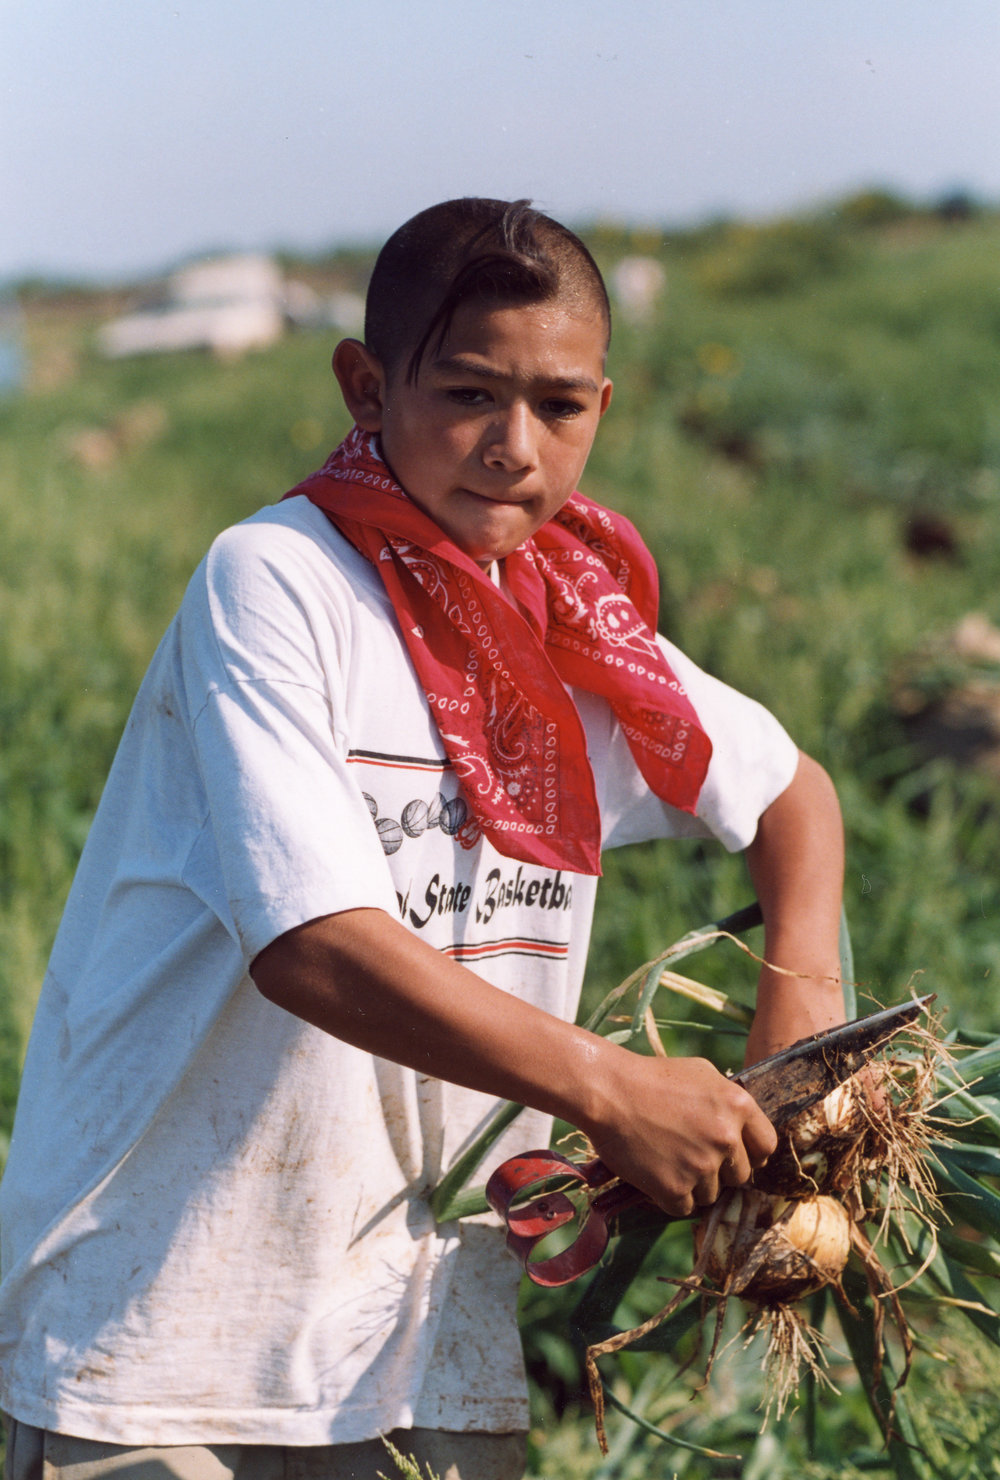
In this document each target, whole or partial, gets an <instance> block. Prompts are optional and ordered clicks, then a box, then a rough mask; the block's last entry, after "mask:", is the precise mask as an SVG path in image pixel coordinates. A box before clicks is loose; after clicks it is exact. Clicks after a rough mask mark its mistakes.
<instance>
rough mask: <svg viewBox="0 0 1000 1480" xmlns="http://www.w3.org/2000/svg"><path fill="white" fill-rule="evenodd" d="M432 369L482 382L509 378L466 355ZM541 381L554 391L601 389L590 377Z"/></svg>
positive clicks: (442, 361)
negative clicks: (466, 376)
mask: <svg viewBox="0 0 1000 1480" xmlns="http://www.w3.org/2000/svg"><path fill="white" fill-rule="evenodd" d="M431 369H432V370H437V371H438V372H440V373H441V374H444V375H475V376H476V377H477V378H478V379H480V380H506V378H507V377H506V375H505V374H504V372H503V371H502V370H494V368H493V366H492V365H483V364H481V363H480V361H479V360H471V359H468V358H467V357H466V356H465V355H448V356H446V357H445V358H444V359H440V360H435V361H434V362H433V363H432V365H431ZM540 379H541V380H543V381H544V382H545V384H546V385H547V386H551V387H552V388H553V389H554V390H563V391H595V392H597V391H599V390H600V389H601V387H600V386H599V385H598V384H597V381H596V380H592V379H591V378H590V376H589V375H543V376H541V377H540Z"/></svg>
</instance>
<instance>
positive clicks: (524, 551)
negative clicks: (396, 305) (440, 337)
mask: <svg viewBox="0 0 1000 1480" xmlns="http://www.w3.org/2000/svg"><path fill="white" fill-rule="evenodd" d="M295 494H305V495H306V497H308V498H309V499H311V500H312V502H313V503H315V504H316V505H317V506H318V507H319V508H321V509H322V510H323V511H324V513H325V514H326V515H327V517H328V518H329V519H330V520H331V521H332V522H333V524H334V525H336V527H337V528H338V529H339V530H340V531H341V533H342V534H343V535H344V536H345V537H346V538H347V539H348V540H349V541H350V542H351V544H352V545H353V546H354V547H355V549H357V550H359V551H360V552H361V553H362V554H363V555H365V556H366V557H367V558H368V559H369V560H370V561H371V562H372V564H373V565H374V567H375V569H376V570H377V571H378V573H379V575H380V577H381V579H382V582H383V584H384V586H385V589H386V593H387V594H388V596H389V599H390V601H391V602H392V605H393V609H394V611H395V613H396V617H397V619H398V621H399V624H400V628H401V631H402V634H403V640H404V641H405V643H406V647H407V650H408V652H409V654H410V657H411V659H412V662H413V665H414V668H415V669H416V672H417V675H418V677H419V679H420V682H421V684H422V685H423V689H424V692H425V694H426V696H427V702H428V704H429V705H430V708H431V712H432V714H433V715H434V720H435V723H436V724H437V727H438V730H439V732H440V735H441V739H442V742H443V744H444V748H445V753H446V754H447V756H448V759H449V761H450V762H451V764H452V765H453V767H454V769H455V772H456V774H457V776H458V778H459V782H460V785H461V787H462V791H463V794H464V796H465V797H466V799H467V801H468V804H469V808H470V811H471V813H472V817H471V818H470V819H469V824H467V825H466V826H465V827H463V829H462V831H461V835H460V838H459V841H460V842H461V843H462V844H463V845H464V846H465V847H472V846H474V844H475V843H476V842H477V841H478V839H479V836H480V832H481V831H484V832H486V833H488V835H489V838H490V841H491V842H492V843H493V846H494V847H495V848H496V849H497V851H498V852H499V853H502V854H504V855H506V856H507V857H509V858H516V859H519V860H521V861H522V862H525V863H536V864H541V865H543V866H544V867H547V868H557V869H568V870H571V871H574V872H577V873H588V874H599V873H600V871H601V869H600V841H601V822H600V815H599V812H598V806H597V798H596V794H595V791H594V779H593V774H592V772H591V769H590V763H589V761H588V760H587V747H586V737H585V735H584V730H583V724H582V721H581V719H580V716H579V714H578V713H577V709H576V706H575V704H574V703H573V700H572V698H571V697H570V695H569V693H568V692H567V690H566V685H567V684H572V685H575V686H576V687H578V688H581V689H584V690H587V691H588V692H590V693H594V694H600V695H601V696H602V697H604V698H605V699H606V700H607V701H608V703H609V704H610V705H611V707H612V709H613V711H614V713H615V715H616V716H617V718H618V721H619V724H620V725H621V728H622V732H623V734H624V735H625V738H626V740H627V741H628V744H629V747H630V749H631V751H632V754H633V756H634V758H635V761H636V764H637V765H638V767H639V770H640V771H641V773H642V775H643V777H644V778H645V780H646V782H647V783H648V785H649V786H650V788H651V790H652V791H654V792H655V793H656V794H657V796H659V797H661V798H662V799H663V800H664V801H666V802H668V803H670V805H671V806H674V807H677V808H679V809H680V810H682V811H685V812H693V811H694V809H695V805H696V803H697V800H698V793H699V791H700V790H701V786H702V783H703V782H704V779H705V773H706V771H707V769H708V762H709V759H710V757H711V753H712V746H711V742H710V740H709V739H708V736H707V735H706V734H705V732H704V730H703V729H702V728H701V725H700V724H699V722H698V717H697V715H696V714H695V712H694V708H693V707H692V705H691V703H690V701H689V700H688V698H687V695H686V693H685V692H684V689H683V688H682V686H681V684H680V683H679V681H678V679H677V677H676V676H675V674H674V673H673V671H672V669H671V668H670V666H669V664H668V663H667V661H666V659H665V657H664V656H663V653H662V652H661V650H660V647H659V645H658V644H657V641H656V636H655V626H656V616H657V605H658V585H657V576H656V567H655V565H654V563H653V559H652V556H651V555H650V554H649V551H648V550H647V549H646V547H645V545H644V544H643V543H642V540H641V539H640V537H639V535H638V533H637V532H636V530H635V528H634V527H633V526H632V525H631V524H630V523H629V521H628V520H627V519H625V518H623V517H622V516H621V515H620V514H614V513H612V512H611V511H610V510H609V509H605V508H602V507H601V505H600V504H596V503H594V502H593V500H591V499H588V498H586V497H585V496H584V495H583V494H580V493H574V494H572V495H571V496H570V498H569V499H568V500H567V502H566V503H565V504H564V505H563V507H562V509H560V510H559V512H558V513H557V514H556V515H555V517H554V518H553V519H551V520H549V521H548V523H546V524H545V525H543V526H542V528H541V529H540V530H538V532H537V533H536V534H535V536H534V537H533V539H530V540H527V541H526V542H525V543H524V544H523V545H521V546H520V547H519V548H518V549H517V550H515V551H514V552H513V554H511V555H508V556H507V557H506V559H505V561H504V575H505V578H506V582H507V593H508V594H505V593H504V592H503V591H501V590H500V589H499V588H498V587H497V585H496V584H495V583H494V582H493V581H492V580H491V579H490V576H489V575H488V574H487V573H486V572H485V571H483V570H481V569H480V567H479V566H478V565H477V564H476V563H475V561H474V560H472V559H471V558H470V557H469V556H468V555H466V554H464V552H463V551H461V550H459V549H458V547H457V546H456V545H454V544H452V542H451V541H450V540H449V539H448V538H447V536H446V535H445V534H444V532H443V531H442V530H441V529H440V527H439V526H438V525H437V524H435V523H434V521H433V520H432V519H431V518H429V517H428V515H426V514H425V513H424V512H423V511H422V510H421V509H420V508H419V507H418V506H417V505H416V504H415V503H414V502H413V501H412V499H410V498H409V497H408V496H407V495H406V494H405V493H404V491H403V489H402V488H401V487H400V486H399V484H398V483H397V482H396V481H395V479H394V478H393V476H392V474H391V472H390V470H389V468H388V467H387V465H386V463H385V462H384V461H383V459H382V457H381V454H380V452H379V450H378V443H377V439H376V438H375V437H373V436H371V435H369V434H367V433H365V432H362V431H361V430H360V428H358V427H355V428H354V430H353V431H352V432H351V433H350V434H349V436H348V437H347V438H346V440H345V441H344V442H342V443H341V445H340V446H339V447H338V448H337V449H336V450H335V451H334V452H333V453H332V454H331V455H330V457H329V459H328V460H327V462H326V464H325V465H324V467H323V468H321V469H320V471H319V472H317V473H314V474H312V476H311V477H309V478H307V479H305V481H304V482H302V483H300V484H298V485H297V486H296V487H295V488H293V489H292V490H291V491H290V493H288V494H286V495H285V497H286V498H290V497H292V496H293V495H295ZM508 597H509V598H512V599H508ZM515 603H516V604H515Z"/></svg>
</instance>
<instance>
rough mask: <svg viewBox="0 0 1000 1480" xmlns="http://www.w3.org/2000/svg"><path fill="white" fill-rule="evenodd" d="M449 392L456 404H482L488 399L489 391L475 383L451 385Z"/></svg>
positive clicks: (450, 399) (449, 397)
mask: <svg viewBox="0 0 1000 1480" xmlns="http://www.w3.org/2000/svg"><path fill="white" fill-rule="evenodd" d="M447 394H448V399H449V401H454V403H455V404H456V406H482V405H483V404H484V403H485V402H486V400H487V399H488V396H487V392H486V391H484V390H481V389H480V388H479V387H478V386H474V385H453V386H449V387H448V392H447Z"/></svg>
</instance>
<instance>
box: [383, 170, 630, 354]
mask: <svg viewBox="0 0 1000 1480" xmlns="http://www.w3.org/2000/svg"><path fill="white" fill-rule="evenodd" d="M556 297H559V298H568V299H569V300H570V301H571V302H576V303H578V304H579V306H580V307H581V309H582V310H583V311H584V312H586V313H593V312H594V311H595V309H596V311H597V312H598V314H599V315H600V317H601V318H602V319H603V321H604V325H605V332H606V336H607V338H608V339H610V337H611V307H610V304H609V302H608V294H607V289H606V288H605V286H604V280H603V278H602V277H601V273H600V269H599V268H598V266H597V263H596V262H595V261H594V259H593V257H592V256H591V255H590V253H589V252H588V250H587V248H586V247H585V246H584V244H583V242H582V241H581V240H580V239H579V237H578V236H575V235H574V234H573V232H572V231H569V230H568V229H567V228H566V227H565V226H561V225H560V224H559V222H558V221H553V220H552V218H551V217H550V216H545V215H543V214H542V212H541V211H536V210H534V209H533V208H532V206H531V203H530V201H527V200H515V201H506V200H484V199H482V198H480V197H479V196H466V197H464V198H462V199H459V200H446V201H444V202H442V204H441V205H436V206H431V207H429V209H428V210H426V211H421V212H420V214H419V215H417V216H414V217H413V218H412V219H411V220H409V221H407V222H406V223H405V224H404V225H403V226H401V227H400V228H399V230H398V231H396V232H394V233H393V235H392V236H391V237H390V238H389V240H388V241H387V242H386V244H385V246H384V247H383V248H382V250H381V252H380V253H379V255H378V259H377V260H376V263H375V267H374V269H373V271H372V276H371V281H370V282H369V284H368V298H367V302H366V305H365V343H366V344H367V346H368V348H369V349H370V350H371V351H372V352H373V354H376V355H377V356H378V358H379V359H380V360H381V362H382V364H383V366H384V367H385V368H386V369H387V370H393V369H395V367H396V366H397V365H398V364H399V362H400V361H401V360H402V358H403V356H404V355H405V354H407V353H409V361H408V363H407V367H406V378H407V380H409V381H413V380H415V379H416V376H417V372H418V371H419V369H420V365H421V363H422V361H423V358H424V356H425V355H426V354H427V352H428V350H429V348H430V347H431V344H432V343H433V344H434V346H435V348H439V347H440V346H441V344H442V343H443V342H444V339H445V336H446V335H447V333H448V329H449V326H450V324H451V321H452V319H453V318H454V316H455V314H456V312H457V311H458V309H459V308H460V307H461V306H462V305H463V304H465V303H468V302H470V301H473V300H474V301H477V302H480V303H483V304H489V305H492V306H501V305H502V306H510V307H514V306H517V305H521V304H529V303H544V302H546V301H548V300H550V299H552V298H556Z"/></svg>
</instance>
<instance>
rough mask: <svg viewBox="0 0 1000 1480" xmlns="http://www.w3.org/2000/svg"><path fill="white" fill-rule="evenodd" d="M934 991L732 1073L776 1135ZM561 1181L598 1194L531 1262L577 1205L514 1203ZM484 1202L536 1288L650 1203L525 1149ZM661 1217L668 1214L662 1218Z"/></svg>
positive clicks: (568, 1269) (633, 1190)
mask: <svg viewBox="0 0 1000 1480" xmlns="http://www.w3.org/2000/svg"><path fill="white" fill-rule="evenodd" d="M933 1001H934V996H933V994H930V995H929V996H926V997H915V998H914V999H913V1000H912V1001H910V1002H904V1003H903V1004H902V1005H901V1006H899V1007H886V1008H883V1009H882V1010H881V1011H879V1012H873V1013H870V1014H869V1015H868V1016H867V1017H862V1018H856V1019H855V1020H854V1022H851V1023H844V1024H843V1025H842V1026H841V1027H838V1028H829V1029H827V1030H826V1032H823V1033H815V1034H814V1035H813V1036H812V1037H811V1038H802V1039H800V1040H799V1042H798V1043H793V1044H792V1046H791V1048H783V1049H782V1050H781V1051H780V1052H779V1053H775V1054H771V1056H770V1057H769V1058H766V1059H761V1060H760V1062H759V1063H756V1064H751V1065H750V1066H749V1068H747V1069H743V1070H741V1072H740V1073H739V1074H737V1075H735V1076H734V1077H735V1081H736V1083H737V1084H739V1085H742V1087H743V1088H744V1089H745V1090H746V1091H747V1092H748V1093H749V1094H751V1095H752V1096H753V1098H754V1099H755V1100H756V1101H757V1104H758V1105H759V1106H760V1108H761V1109H762V1110H763V1111H764V1114H765V1115H766V1116H767V1118H768V1119H769V1120H770V1122H771V1124H772V1125H773V1126H774V1128H775V1130H776V1131H778V1132H779V1134H780V1132H781V1131H782V1130H784V1128H785V1127H786V1126H787V1125H788V1124H789V1123H790V1122H791V1121H792V1120H794V1118H795V1117H796V1116H797V1115H799V1114H801V1113H802V1111H803V1110H807V1109H808V1108H809V1107H810V1105H815V1104H817V1103H818V1102H819V1101H820V1100H824V1099H825V1098H826V1096H827V1095H828V1094H829V1093H830V1092H831V1090H834V1089H836V1087H837V1085H838V1084H843V1083H844V1081H845V1080H846V1079H850V1077H851V1075H852V1074H856V1073H857V1072H858V1070H859V1069H862V1068H864V1066H865V1064H866V1063H868V1061H869V1060H870V1059H871V1058H872V1057H873V1055H874V1054H876V1053H878V1052H879V1050H880V1049H882V1048H884V1047H885V1045H886V1044H887V1043H888V1042H889V1040H890V1039H891V1038H893V1037H894V1036H895V1034H897V1033H898V1032H899V1031H900V1030H901V1029H902V1028H906V1027H908V1026H909V1025H910V1024H911V1023H914V1022H916V1020H917V1018H918V1017H919V1016H920V1014H921V1013H922V1012H924V1011H926V1009H927V1007H928V1006H929V1005H930V1003H931V1002H933ZM553 1177H558V1178H559V1179H560V1181H561V1182H562V1184H563V1186H566V1185H575V1186H576V1188H577V1190H579V1189H581V1188H587V1189H598V1188H601V1187H603V1186H604V1184H605V1183H606V1182H613V1183H614V1186H612V1187H609V1188H608V1189H607V1191H605V1192H600V1191H598V1192H597V1195H596V1196H595V1197H594V1198H593V1199H592V1201H591V1203H590V1206H589V1208H588V1210H587V1213H586V1216H585V1217H584V1219H583V1223H582V1225H581V1227H580V1231H579V1233H578V1234H577V1236H576V1238H575V1239H574V1240H573V1242H572V1243H571V1244H570V1245H569V1246H568V1247H567V1248H564V1249H563V1250H562V1251H561V1252H560V1253H558V1254H553V1255H552V1256H551V1257H549V1258H547V1259H537V1260H535V1261H533V1262H532V1260H531V1255H532V1253H533V1251H534V1248H535V1245H536V1244H537V1243H538V1242H539V1240H540V1239H543V1238H545V1237H547V1236H548V1235H549V1234H550V1233H552V1232H554V1231H555V1230H556V1229H557V1228H562V1227H564V1226H565V1225H566V1224H568V1223H571V1222H573V1220H574V1219H575V1218H577V1216H578V1211H577V1208H576V1206H575V1205H574V1204H573V1203H572V1202H571V1201H570V1199H569V1198H568V1197H567V1196H566V1194H565V1192H562V1191H551V1192H543V1193H542V1195H541V1196H539V1197H534V1198H532V1199H531V1200H530V1201H529V1202H518V1203H517V1206H514V1204H515V1200H516V1199H518V1198H520V1197H521V1195H522V1194H523V1193H524V1192H525V1189H526V1188H529V1187H531V1186H533V1185H535V1184H539V1183H543V1182H548V1181H551V1180H552V1179H553ZM486 1197H487V1200H488V1202H489V1204H490V1206H491V1207H492V1209H493V1211H494V1212H495V1213H498V1214H499V1215H500V1217H501V1218H503V1220H504V1222H505V1223H506V1225H507V1247H508V1249H510V1250H511V1252H512V1253H513V1254H516V1255H517V1257H518V1258H519V1259H520V1260H521V1263H522V1264H523V1265H524V1269H525V1272H526V1273H527V1275H528V1277H529V1279H531V1280H533V1281H534V1283H535V1284H536V1285H547V1286H552V1285H565V1284H568V1283H569V1282H570V1281H571V1280H575V1279H577V1278H578V1277H579V1276H580V1275H582V1274H586V1272H587V1271H588V1270H590V1269H593V1267H594V1265H595V1264H596V1263H597V1261H598V1260H599V1259H600V1257H601V1255H602V1254H603V1253H604V1250H605V1249H606V1248H607V1244H608V1239H609V1238H610V1229H609V1227H608V1220H609V1219H611V1218H613V1217H614V1216H615V1215H616V1214H618V1213H620V1212H622V1211H624V1209H625V1208H629V1207H633V1206H635V1205H636V1204H640V1203H649V1201H650V1200H649V1199H648V1198H647V1197H646V1195H645V1193H643V1192H640V1191H639V1189H638V1188H637V1187H632V1186H631V1185H630V1184H629V1183H627V1182H619V1181H617V1180H616V1179H615V1175H614V1173H613V1172H612V1171H611V1169H610V1167H608V1166H606V1165H605V1164H604V1162H602V1161H600V1160H599V1159H598V1160H594V1161H588V1162H583V1163H580V1162H574V1161H570V1159H569V1157H566V1156H562V1155H561V1154H560V1153H559V1152H558V1151H525V1152H522V1153H521V1155H520V1156H512V1157H510V1159H509V1160H507V1161H505V1162H503V1163H502V1164H501V1165H500V1166H499V1167H497V1169H496V1171H495V1172H494V1173H493V1175H492V1176H491V1177H490V1179H489V1181H488V1182H487V1184H486ZM664 1217H666V1214H664Z"/></svg>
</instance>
